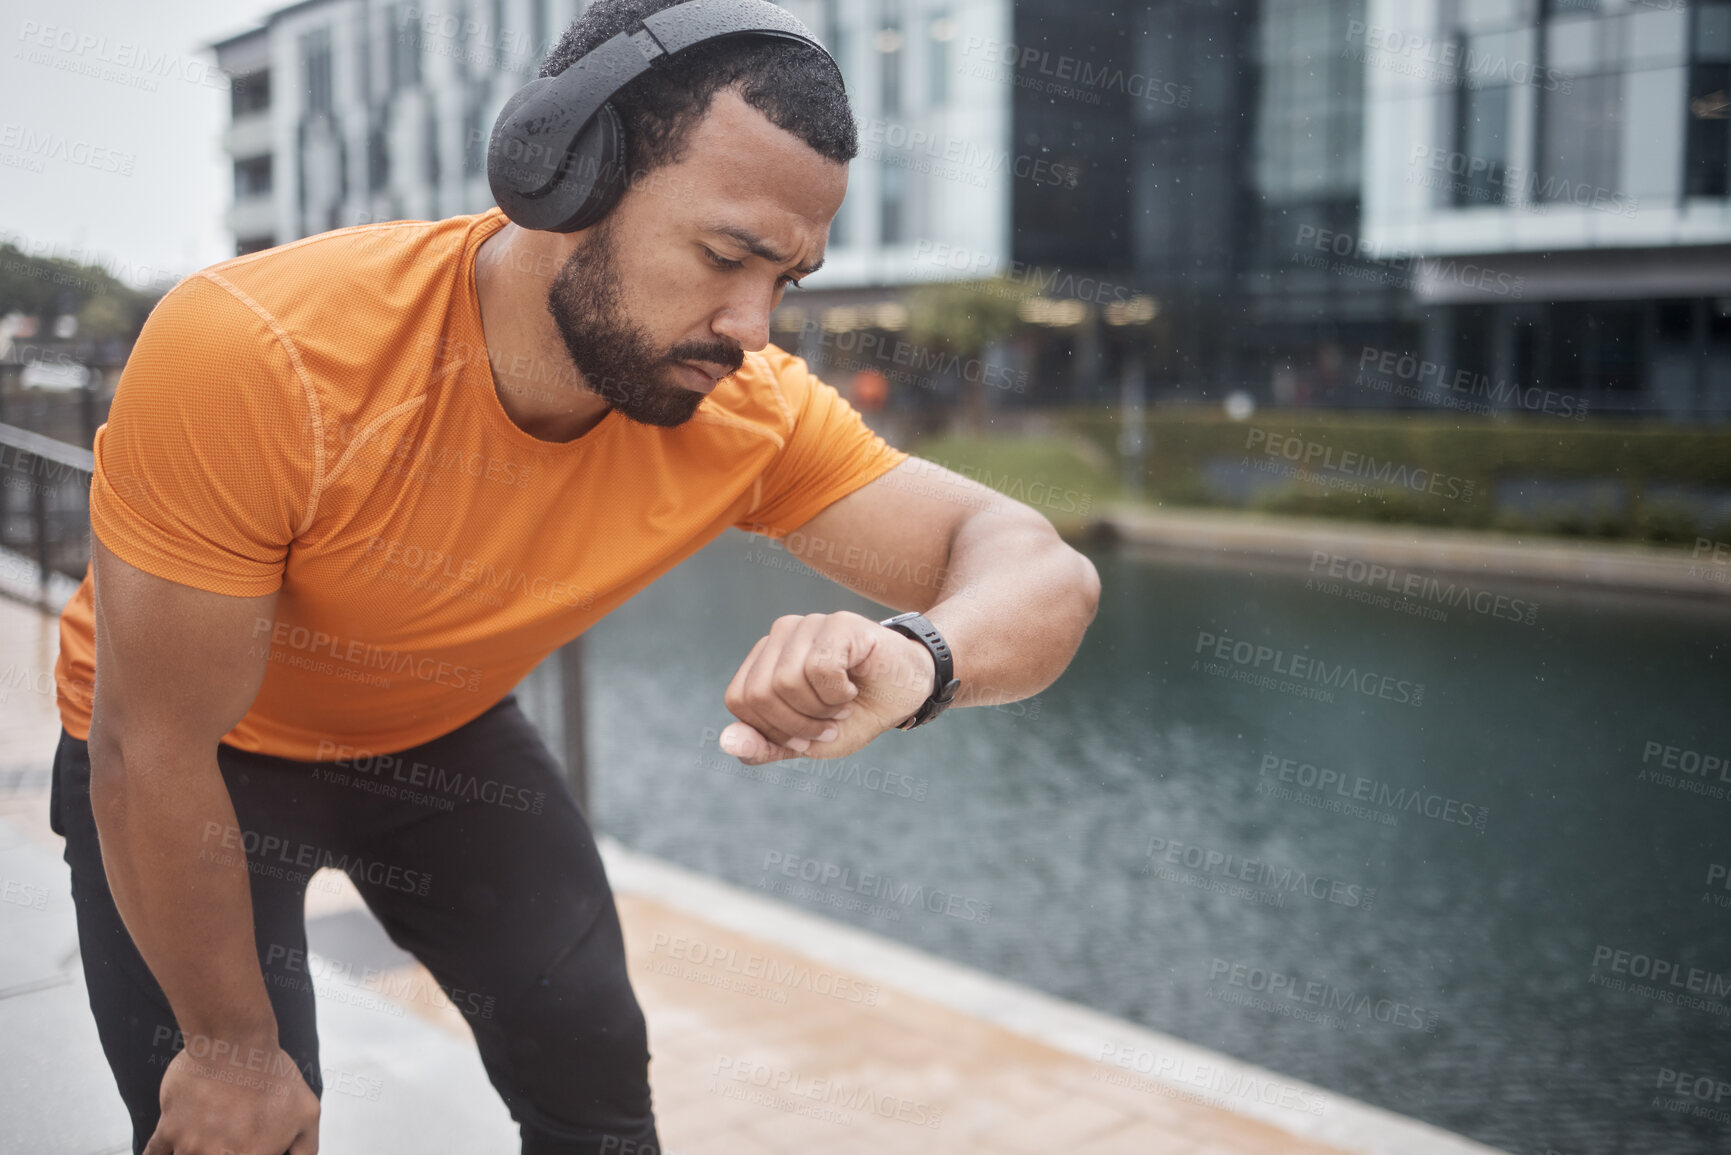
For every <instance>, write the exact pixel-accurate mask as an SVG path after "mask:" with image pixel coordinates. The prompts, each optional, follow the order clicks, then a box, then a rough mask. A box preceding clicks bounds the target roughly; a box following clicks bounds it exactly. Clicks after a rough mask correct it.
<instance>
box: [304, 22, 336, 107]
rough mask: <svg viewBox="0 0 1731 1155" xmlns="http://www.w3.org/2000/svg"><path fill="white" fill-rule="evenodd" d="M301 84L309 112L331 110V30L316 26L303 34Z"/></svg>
mask: <svg viewBox="0 0 1731 1155" xmlns="http://www.w3.org/2000/svg"><path fill="white" fill-rule="evenodd" d="M300 45H301V84H302V85H303V87H304V88H305V90H306V97H307V106H306V110H307V112H308V113H309V114H311V115H314V116H317V115H319V114H321V113H322V114H326V115H328V114H329V113H330V111H331V107H332V101H331V30H330V29H329V28H315V29H313V30H312V31H311V32H305V33H302V35H301V42H300Z"/></svg>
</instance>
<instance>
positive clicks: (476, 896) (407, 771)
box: [49, 694, 660, 1155]
mask: <svg viewBox="0 0 1731 1155" xmlns="http://www.w3.org/2000/svg"><path fill="white" fill-rule="evenodd" d="M320 753H321V755H323V754H328V755H329V756H330V757H331V759H332V761H328V762H300V761H292V760H290V759H286V758H275V757H271V756H268V755H262V754H249V753H247V752H245V751H242V750H237V749H234V748H233V747H230V746H226V745H219V746H218V748H217V762H218V764H219V765H220V766H221V768H222V776H223V781H224V782H225V783H226V784H227V786H228V793H229V797H230V798H231V799H233V801H234V809H235V816H236V818H237V819H238V829H228V830H222V829H212V828H211V827H207V828H206V830H205V832H204V833H205V837H204V839H203V845H202V846H201V847H200V852H201V853H208V855H209V856H210V857H211V858H213V859H218V860H220V859H222V858H224V857H225V856H226V857H228V858H233V857H234V856H237V855H242V854H244V855H245V857H246V861H247V869H248V873H249V877H250V880H251V887H252V909H253V923H254V933H255V937H256V940H257V944H258V954H259V963H260V966H261V967H262V968H263V970H264V977H265V985H266V988H267V989H268V991H269V992H270V1001H271V1007H272V1009H273V1010H274V1011H275V1012H276V1020H277V1030H278V1036H279V1039H278V1041H279V1044H280V1045H281V1047H282V1049H283V1050H284V1051H286V1052H287V1053H288V1054H289V1056H291V1057H292V1058H293V1059H294V1061H295V1063H296V1064H297V1065H298V1066H299V1067H300V1070H301V1072H302V1074H303V1075H304V1076H305V1077H306V1080H307V1082H308V1084H309V1085H310V1086H311V1087H312V1089H313V1091H314V1093H322V1091H323V1080H322V1079H321V1077H320V1072H319V1041H318V1034H317V1032H316V1029H315V1027H314V1005H313V986H312V981H311V980H312V978H313V977H316V976H315V975H313V974H311V973H309V971H310V970H311V968H310V967H309V964H308V962H307V955H306V946H307V941H306V917H305V898H306V889H307V883H308V880H309V877H310V875H311V874H312V872H313V871H314V870H316V869H317V868H318V867H320V866H335V867H337V868H339V869H341V870H343V871H344V872H345V873H347V874H348V875H349V877H350V878H352V879H353V880H354V882H355V885H356V887H357V888H358V889H359V890H360V892H361V896H362V897H363V898H365V899H366V903H367V905H368V906H369V907H370V908H371V909H372V912H373V914H374V915H376V916H377V917H378V919H379V921H380V922H381V923H382V924H383V925H384V928H385V931H386V933H388V934H389V935H390V937H391V940H392V941H393V942H395V943H396V944H397V945H398V946H400V947H402V948H403V949H404V950H406V951H408V952H409V953H410V954H412V955H414V956H415V957H416V958H417V959H419V960H420V961H421V962H422V963H424V964H425V965H426V967H427V969H428V970H429V971H431V972H432V974H433V976H434V978H436V979H437V980H438V983H439V986H440V987H441V988H443V990H444V992H445V993H446V995H447V996H449V997H450V999H451V1001H452V1002H453V1003H454V1004H455V1005H456V1006H457V1009H458V1010H459V1011H461V1012H462V1014H463V1017H464V1018H465V1019H466V1020H467V1022H468V1024H469V1026H470V1027H471V1028H472V1029H473V1030H474V1032H475V1039H476V1041H477V1042H478V1044H479V1046H480V1051H481V1059H482V1062H483V1063H484V1065H485V1066H486V1069H487V1076H488V1078H490V1079H491V1080H492V1083H493V1086H494V1087H495V1088H496V1089H497V1090H498V1092H499V1094H500V1096H501V1097H502V1098H503V1099H504V1100H505V1104H506V1106H507V1107H509V1108H510V1111H511V1117H512V1118H513V1119H515V1120H516V1121H517V1122H518V1123H519V1124H520V1129H521V1132H522V1136H523V1155H575V1153H578V1152H583V1153H586V1155H587V1153H597V1155H598V1153H600V1152H611V1153H620V1152H631V1153H633V1155H655V1153H656V1152H657V1151H659V1149H660V1145H659V1142H658V1140H657V1138H656V1134H655V1120H654V1117H653V1115H652V1113H651V1110H650V1102H649V1081H648V1064H649V1050H648V1041H647V1038H646V1035H645V1031H644V1023H643V1013H642V1011H641V1010H639V1009H638V1006H637V999H636V996H635V995H634V994H633V993H632V990H631V983H630V980H629V979H628V978H627V976H626V971H625V950H624V944H623V941H622V939H621V936H620V932H619V916H618V912H617V911H616V910H615V908H614V905H613V894H612V891H611V890H610V889H609V888H608V885H607V878H606V875H605V874H604V873H603V871H602V867H601V859H600V856H599V855H598V854H597V853H596V850H595V840H594V837H593V836H592V835H591V834H590V831H589V826H588V823H586V822H585V821H584V819H583V816H582V814H581V813H580V812H579V811H578V809H577V803H576V800H575V798H574V797H573V796H572V794H571V791H570V789H569V788H568V787H567V785H566V783H565V778H564V775H563V773H562V772H561V770H560V767H559V764H558V762H557V761H555V759H554V758H553V755H552V754H551V752H549V751H548V749H547V747H546V745H545V743H543V742H542V741H541V738H540V736H539V734H537V733H536V731H535V729H534V727H533V726H532V725H531V724H530V723H529V720H528V719H527V718H525V717H524V716H523V712H522V710H521V709H519V708H518V705H517V700H516V695H515V694H511V695H507V696H506V697H505V698H504V699H503V700H502V701H500V702H499V703H497V704H496V705H494V706H493V707H492V708H491V709H490V710H488V711H487V712H486V713H484V714H482V715H481V716H480V717H479V718H476V719H475V720H474V721H472V722H469V723H468V724H466V725H464V726H461V727H459V728H458V729H456V730H453V731H452V732H451V733H449V734H446V735H445V736H444V737H442V738H436V739H434V740H433V741H431V742H428V743H425V744H424V745H421V746H417V747H414V748H413V749H410V750H405V751H402V752H400V753H397V754H388V755H378V756H368V755H367V754H365V753H364V752H360V751H355V752H351V751H348V750H346V749H338V748H332V749H329V750H321V751H320ZM49 813H50V822H51V824H52V825H53V827H54V830H55V832H56V833H58V834H62V835H64V836H65V837H66V862H67V864H68V865H70V866H71V867H72V898H73V902H74V904H75V905H76V907H77V911H78V941H79V949H80V951H81V952H82V954H83V959H84V976H85V983H86V985H87V987H88V988H89V992H90V1009H91V1010H92V1011H93V1012H94V1013H95V1016H96V1026H97V1030H98V1033H99V1034H100V1035H101V1037H102V1049H103V1051H104V1052H105V1053H106V1054H107V1056H108V1065H109V1066H110V1067H111V1068H112V1069H113V1071H114V1078H115V1081H116V1082H117V1083H118V1084H119V1087H120V1095H121V1098H122V1099H124V1100H125V1102H126V1107H127V1110H128V1111H129V1112H131V1115H132V1127H133V1140H132V1144H133V1151H134V1153H135V1155H137V1153H139V1152H142V1151H143V1150H144V1144H145V1143H146V1141H148V1140H149V1138H150V1135H151V1132H152V1131H154V1130H155V1128H156V1123H157V1119H158V1118H159V1117H160V1115H161V1106H160V1103H159V1100H158V1093H159V1089H160V1087H161V1083H162V1076H163V1072H164V1070H165V1069H166V1067H167V1065H168V1063H169V1061H170V1060H171V1059H172V1058H173V1057H174V1055H175V1052H176V1051H177V1050H178V1049H179V1048H180V1047H182V1046H183V1045H187V1044H186V1041H185V1040H183V1039H182V1038H181V1037H180V1033H179V1031H178V1030H177V1029H176V1025H175V1019H174V1012H173V1010H172V1009H171V1008H170V1006H169V1003H168V999H167V998H166V997H165V996H164V995H163V993H162V988H161V987H160V986H159V985H158V984H157V982H156V979H155V978H154V977H153V976H152V975H151V973H150V970H149V968H148V967H146V966H145V963H144V960H143V958H142V957H141V956H140V955H139V953H138V948H137V947H135V946H134V945H133V943H132V939H131V936H129V935H128V934H127V932H126V927H125V925H124V924H123V923H122V922H121V919H120V914H119V912H118V911H117V910H116V909H115V907H114V899H113V896H112V895H111V894H110V892H109V889H108V879H107V876H106V874H105V873H104V871H103V867H102V855H101V850H100V848H99V846H98V844H97V833H96V822H95V819H94V818H93V816H92V814H91V809H90V756H89V751H88V748H87V746H86V744H85V743H84V742H81V741H79V740H78V739H76V738H74V737H72V736H71V735H70V734H67V733H66V732H65V731H64V730H62V731H61V735H60V746H59V749H58V750H57V751H56V752H55V756H54V779H53V797H52V800H51V803H50V812H49ZM215 825H216V824H214V823H213V824H211V826H212V827H214V826H215ZM363 985H365V984H363ZM374 985H375V986H376V985H377V984H376V983H375V984H374ZM357 993H359V994H361V995H362V997H369V996H367V995H366V994H365V993H364V992H357ZM422 997H424V996H422ZM381 1001H382V997H381ZM192 1045H193V1046H194V1051H193V1053H194V1055H195V1056H197V1057H201V1058H202V1057H203V1056H202V1055H200V1051H199V1049H198V1048H199V1041H198V1040H193V1043H192ZM242 1069H244V1067H242ZM255 1069H256V1068H255Z"/></svg>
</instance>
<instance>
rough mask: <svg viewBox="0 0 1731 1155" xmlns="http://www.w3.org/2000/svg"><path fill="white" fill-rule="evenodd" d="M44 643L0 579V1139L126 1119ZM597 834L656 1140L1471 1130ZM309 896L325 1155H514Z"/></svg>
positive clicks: (975, 1143)
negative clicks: (1016, 981)
mask: <svg viewBox="0 0 1731 1155" xmlns="http://www.w3.org/2000/svg"><path fill="white" fill-rule="evenodd" d="M54 641H55V632H54V622H53V619H52V618H50V617H49V616H47V615H45V614H43V613H41V612H40V611H37V610H33V609H30V608H28V607H25V606H22V605H19V604H17V603H15V602H11V601H8V600H6V599H4V598H0V653H3V654H5V655H6V657H5V659H4V661H6V662H12V663H13V669H12V670H11V671H9V673H8V681H7V684H8V685H9V686H12V687H14V688H11V689H8V690H7V691H6V692H5V694H4V696H0V751H4V754H3V755H0V899H3V900H4V901H0V1038H4V1039H5V1040H6V1045H5V1047H4V1049H3V1050H0V1081H3V1082H4V1085H5V1086H6V1088H7V1093H6V1094H5V1095H4V1096H0V1153H11V1152H17V1153H19V1155H24V1153H28V1155H111V1153H112V1155H119V1153H122V1152H125V1151H127V1150H129V1149H130V1148H129V1146H128V1143H127V1136H128V1124H127V1119H126V1116H125V1113H124V1111H123V1110H122V1108H121V1106H120V1103H119V1099H118V1096H117V1095H116V1094H115V1091H114V1086H113V1082H112V1079H111V1077H110V1075H109V1073H108V1070H107V1068H106V1066H105V1065H104V1063H103V1059H102V1055H101V1051H100V1048H99V1046H98V1043H97V1038H96V1031H95V1027H94V1025H93V1023H92V1021H91V1018H90V1012H89V1009H88V1006H87V1004H86V1003H85V996H84V984H83V977H82V974H81V973H80V971H79V961H78V947H77V935H76V929H75V926H74V923H73V913H72V906H71V900H70V898H69V896H68V887H67V878H66V869H65V866H64V864H63V863H62V862H61V860H60V840H59V838H58V837H56V836H55V835H54V834H53V832H52V831H50V830H49V829H48V825H47V799H48V794H47V779H46V773H45V772H46V769H47V767H48V765H49V760H50V758H51V755H52V750H53V744H54V742H55V740H56V737H57V735H58V732H59V724H58V720H57V718H56V716H55V713H54V702H53V697H52V694H51V693H41V692H38V691H37V690H36V689H35V688H29V687H26V685H25V683H24V682H22V681H20V680H19V679H18V677H17V670H18V669H19V668H24V669H28V670H30V671H42V670H47V671H52V668H53V654H54ZM40 685H42V686H50V685H51V679H45V680H43V681H42V682H41V683H40ZM603 850H604V855H605V857H606V861H607V867H608V874H609V877H610V878H611V879H612V881H613V884H614V887H615V889H616V891H617V893H618V895H619V909H620V914H621V917H622V919H623V922H624V927H625V934H626V945H627V951H628V956H629V964H630V968H631V979H632V983H633V985H634V986H635V988H636V990H637V992H638V995H639V998H640V1000H641V1001H642V1003H643V1006H644V1010H645V1012H646V1014H647V1016H648V1021H649V1029H650V1046H651V1050H652V1053H653V1055H654V1061H653V1064H652V1071H651V1076H652V1080H653V1084H654V1092H655V1099H656V1104H657V1113H658V1117H659V1119H660V1122H661V1132H662V1139H663V1141H664V1142H665V1143H666V1144H667V1155H704V1153H713V1155H768V1153H776V1155H781V1153H787V1155H792V1153H794V1152H799V1153H802V1155H867V1153H872V1155H885V1153H900V1152H907V1153H926V1152H930V1153H933V1155H936V1153H939V1152H942V1153H946V1155H949V1153H970V1152H981V1153H988V1152H989V1153H1005V1155H1048V1153H1051V1152H1058V1151H1062V1152H1066V1153H1067V1155H1337V1153H1339V1152H1347V1151H1350V1152H1365V1153H1369V1155H1473V1153H1482V1152H1485V1151H1487V1150H1488V1149H1486V1148H1482V1147H1478V1146H1475V1145H1473V1144H1471V1143H1468V1142H1466V1141H1465V1140H1462V1139H1460V1138H1458V1137H1456V1136H1453V1135H1449V1134H1446V1133H1444V1132H1441V1131H1437V1130H1435V1129H1433V1128H1429V1127H1426V1126H1424V1125H1422V1124H1417V1123H1414V1122H1412V1121H1410V1120H1405V1119H1401V1118H1399V1117H1398V1116H1393V1115H1389V1114H1387V1113H1386V1112H1382V1111H1378V1110H1376V1109H1374V1108H1369V1107H1366V1106H1364V1105H1362V1104H1358V1103H1354V1102H1352V1101H1350V1100H1346V1099H1343V1098H1341V1097H1339V1096H1336V1095H1332V1094H1329V1093H1326V1092H1323V1091H1320V1090H1318V1089H1317V1088H1314V1087H1309V1086H1307V1085H1305V1084H1302V1083H1299V1082H1297V1081H1294V1080H1290V1079H1286V1078H1284V1077H1279V1076H1273V1075H1270V1074H1269V1073H1268V1072H1264V1071H1258V1070H1256V1069H1254V1068H1251V1067H1248V1066H1245V1065H1243V1064H1239V1063H1236V1062H1234V1061H1232V1060H1229V1059H1226V1058H1224V1057H1222V1056H1219V1055H1213V1054H1211V1053H1209V1052H1207V1051H1203V1050H1201V1049H1200V1048H1195V1047H1191V1046H1190V1045H1188V1044H1186V1043H1183V1042H1181V1041H1179V1040H1176V1039H1172V1038H1169V1037H1167V1036H1163V1035H1159V1034H1156V1033H1155V1032H1152V1031H1147V1030H1145V1029H1143V1028H1140V1027H1137V1026H1134V1025H1133V1024H1128V1023H1123V1022H1119V1021H1117V1020H1113V1019H1110V1018H1108V1017H1106V1016H1104V1015H1099V1014H1096V1013H1094V1012H1092V1011H1089V1010H1087V1009H1085V1008H1081V1007H1076V1006H1073V1005H1071V1004H1066V1003H1062V1002H1060V1001H1059V1000H1057V999H1052V998H1049V997H1047V996H1044V995H1041V994H1038V993H1037V992H1033V991H1028V990H1026V989H1024V988H1018V987H1015V986H1013V985H1012V984H1009V983H1006V982H1003V981H1001V980H998V979H995V978H993V977H991V976H988V975H983V974H980V973H979V972H974V971H969V970H967V969H965V968H962V967H958V966H955V965H954V964H950V963H948V962H945V961H943V960H939V959H935V958H932V957H930V956H927V955H923V954H921V953H919V952H917V951H914V950H912V949H910V948H907V947H903V946H901V945H899V944H896V943H892V942H888V941H887V940H883V939H879V938H876V937H874V936H871V935H869V934H866V933H865V932H862V931H858V930H855V929H853V928H851V927H847V926H842V925H840V924H836V923H832V922H830V921H828V920H826V919H823V918H820V917H818V916H815V915H812V914H809V913H807V912H804V911H802V910H796V909H793V908H791V907H788V906H785V905H782V904H779V903H776V902H774V901H773V900H770V899H768V898H764V897H761V896H758V895H754V894H750V893H747V892H745V891H742V890H739V889H737V888H733V887H729V886H726V885H724V884H722V883H718V882H716V881H714V880H712V879H707V878H702V877H700V876H696V875H693V874H689V873H687V872H685V871H682V870H679V869H677V868H674V867H672V866H669V865H668V864H666V863H662V862H658V861H656V860H653V859H649V858H646V857H643V856H640V855H636V854H634V853H632V852H630V851H628V850H626V849H624V848H622V847H619V846H618V845H616V844H613V843H611V842H607V843H606V844H605V845H604V848H603ZM307 915H308V933H309V941H310V944H311V949H312V952H313V954H314V956H315V957H314V958H313V960H312V961H311V964H310V968H309V969H310V970H311V972H312V973H313V975H314V976H315V983H316V986H317V989H318V993H319V1022H320V1037H321V1040H322V1054H321V1059H322V1061H323V1063H324V1064H325V1084H326V1094H325V1097H324V1126H323V1143H322V1150H324V1151H325V1152H327V1153H329V1155H348V1153H350V1152H354V1153H364V1155H399V1153H401V1155H442V1153H445V1152H450V1153H454V1155H490V1153H495V1152H496V1153H499V1155H507V1153H511V1152H515V1151H516V1150H517V1143H516V1135H515V1128H514V1126H513V1125H512V1124H511V1121H510V1119H509V1117H508V1116H507V1115H506V1112H505V1110H504V1108H503V1106H502V1105H501V1104H500V1103H499V1100H498V1098H497V1097H496V1096H495V1095H494V1093H493V1091H492V1089H491V1087H490V1086H489V1085H488V1084H487V1082H486V1077H485V1074H484V1072H483V1070H482V1068H481V1064H480V1061H479V1059H478V1057H477V1056H476V1054H475V1050H474V1046H473V1040H472V1038H471V1036H470V1035H469V1032H468V1028H467V1027H466V1026H465V1025H464V1023H463V1020H462V1019H461V1017H460V1016H459V1015H458V1014H457V1012H456V1011H455V1010H454V1009H453V1008H452V1007H451V1006H450V1004H449V1003H448V1002H447V1001H446V1000H445V998H444V996H443V995H442V994H441V993H440V992H439V991H438V988H437V987H436V985H435V984H434V983H433V982H432V979H431V977H430V976H429V975H428V974H427V973H426V972H425V971H424V970H423V969H422V968H421V967H420V966H419V965H418V964H417V963H415V962H414V960H413V959H411V958H410V957H408V956H407V955H405V954H403V953H402V952H401V951H399V950H397V948H396V947H395V946H393V945H392V944H391V943H390V941H389V940H388V939H386V938H385V936H384V933H383V931H382V930H380V928H379V927H378V924H377V923H376V922H375V921H374V920H373V919H372V917H371V915H370V914H368V913H367V912H366V910H365V908H364V906H363V905H362V904H361V901H360V898H359V895H358V894H357V893H356V892H355V891H354V890H353V888H352V886H350V885H349V884H348V880H347V879H346V878H345V877H344V876H342V875H340V874H335V873H332V872H325V873H322V874H320V875H319V876H317V878H316V879H315V882H314V885H313V889H312V890H311V891H310V893H309V896H308V904H307ZM1104 1048H1112V1049H1111V1050H1109V1051H1106V1050H1103V1049H1104ZM1102 1053H1107V1054H1112V1055H1116V1056H1122V1057H1123V1064H1121V1065H1120V1064H1115V1063H1112V1062H1106V1063H1101V1062H1099V1061H1097V1060H1098V1058H1099V1056H1100V1055H1101V1054H1102Z"/></svg>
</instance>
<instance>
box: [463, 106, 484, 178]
mask: <svg viewBox="0 0 1731 1155" xmlns="http://www.w3.org/2000/svg"><path fill="white" fill-rule="evenodd" d="M489 131H490V130H489V126H488V124H487V110H486V109H485V108H484V107H482V105H481V102H480V101H479V100H478V99H474V98H471V100H470V102H469V106H468V108H467V109H465V110H464V114H463V175H464V176H479V175H480V174H481V173H484V172H486V171H487V137H488V135H489Z"/></svg>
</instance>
